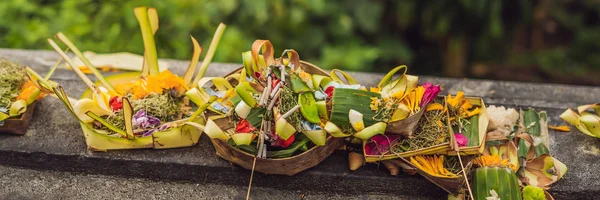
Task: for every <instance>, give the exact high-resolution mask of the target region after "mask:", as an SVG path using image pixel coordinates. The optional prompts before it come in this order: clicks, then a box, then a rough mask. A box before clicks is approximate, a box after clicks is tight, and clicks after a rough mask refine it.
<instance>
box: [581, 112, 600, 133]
mask: <svg viewBox="0 0 600 200" xmlns="http://www.w3.org/2000/svg"><path fill="white" fill-rule="evenodd" d="M579 121H580V122H581V123H582V124H583V125H585V128H586V129H587V130H588V131H590V132H591V133H593V134H595V135H596V136H600V117H598V116H597V115H584V116H581V117H580V118H579Z"/></svg>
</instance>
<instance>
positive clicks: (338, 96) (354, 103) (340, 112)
mask: <svg viewBox="0 0 600 200" xmlns="http://www.w3.org/2000/svg"><path fill="white" fill-rule="evenodd" d="M371 97H375V98H381V95H380V94H378V93H374V92H367V91H363V90H355V89H345V88H336V89H334V90H333V96H332V103H333V107H332V109H331V117H330V121H331V122H333V123H334V124H336V125H338V126H345V125H348V126H350V119H349V118H348V112H350V110H351V109H354V110H356V111H358V112H360V113H362V114H363V120H364V122H365V126H371V125H373V124H375V123H376V122H377V121H376V120H375V119H373V116H375V112H374V111H372V110H371V108H370V105H371Z"/></svg>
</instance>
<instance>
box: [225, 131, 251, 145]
mask: <svg viewBox="0 0 600 200" xmlns="http://www.w3.org/2000/svg"><path fill="white" fill-rule="evenodd" d="M255 137H256V134H254V133H236V134H233V135H232V136H231V139H232V140H233V142H234V143H235V144H236V145H238V146H239V145H250V143H252V140H254V138H255Z"/></svg>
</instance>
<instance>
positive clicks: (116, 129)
mask: <svg viewBox="0 0 600 200" xmlns="http://www.w3.org/2000/svg"><path fill="white" fill-rule="evenodd" d="M85 114H86V115H87V116H88V117H90V118H92V119H94V120H96V121H98V122H100V123H101V124H102V125H104V126H105V127H106V128H108V129H110V130H112V131H114V132H116V133H118V134H121V135H122V136H123V137H127V133H125V131H123V130H121V129H120V128H117V127H116V126H114V125H112V124H111V123H110V122H107V121H106V120H104V119H103V118H102V117H100V116H98V115H96V114H94V113H93V112H92V111H87V112H86V113H85Z"/></svg>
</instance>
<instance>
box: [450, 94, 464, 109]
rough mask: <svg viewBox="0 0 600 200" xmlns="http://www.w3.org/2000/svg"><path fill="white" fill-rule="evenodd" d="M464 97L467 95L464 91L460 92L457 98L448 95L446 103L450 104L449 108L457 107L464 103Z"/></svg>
mask: <svg viewBox="0 0 600 200" xmlns="http://www.w3.org/2000/svg"><path fill="white" fill-rule="evenodd" d="M464 97H465V93H464V92H462V91H458V93H456V96H455V97H452V95H448V98H446V102H448V105H449V106H452V107H457V106H458V105H460V104H461V103H462V101H463V98H464Z"/></svg>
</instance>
